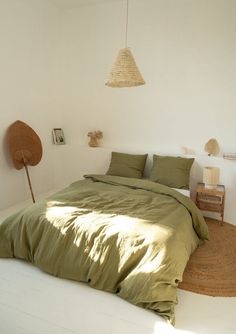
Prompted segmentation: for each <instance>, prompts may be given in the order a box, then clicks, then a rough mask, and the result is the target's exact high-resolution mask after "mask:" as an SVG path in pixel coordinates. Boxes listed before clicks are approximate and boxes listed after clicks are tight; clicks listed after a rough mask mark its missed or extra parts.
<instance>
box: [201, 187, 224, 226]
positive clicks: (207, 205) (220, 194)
mask: <svg viewBox="0 0 236 334" xmlns="http://www.w3.org/2000/svg"><path fill="white" fill-rule="evenodd" d="M196 205H197V207H198V208H199V209H200V210H203V211H210V212H217V213H219V214H220V216H221V220H220V222H221V225H222V224H223V221H224V206H225V186H224V185H218V186H217V188H214V189H210V188H206V187H205V185H204V183H198V185H197V190H196Z"/></svg>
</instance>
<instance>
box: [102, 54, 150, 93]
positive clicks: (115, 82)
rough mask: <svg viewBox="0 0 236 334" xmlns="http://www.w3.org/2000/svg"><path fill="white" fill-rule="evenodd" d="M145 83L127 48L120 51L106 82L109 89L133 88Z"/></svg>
mask: <svg viewBox="0 0 236 334" xmlns="http://www.w3.org/2000/svg"><path fill="white" fill-rule="evenodd" d="M144 84H145V81H144V80H143V78H142V75H141V73H140V72H139V69H138V67H137V65H136V63H135V60H134V57H133V55H132V53H131V51H130V49H129V48H124V49H121V50H120V51H119V53H118V56H117V58H116V60H115V63H114V64H113V66H112V69H111V73H110V76H109V78H108V80H107V82H106V85H107V86H109V87H119V88H122V87H133V86H140V85H144Z"/></svg>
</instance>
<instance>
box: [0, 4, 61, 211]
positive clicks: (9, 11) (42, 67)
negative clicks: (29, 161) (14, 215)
mask: <svg viewBox="0 0 236 334" xmlns="http://www.w3.org/2000/svg"><path fill="white" fill-rule="evenodd" d="M59 19H60V16H59V12H58V10H57V9H56V7H54V6H52V5H51V4H50V3H49V2H48V1H45V0H20V1H19V0H1V1H0V49H1V52H0V115H1V121H0V143H1V149H0V180H1V191H0V209H1V208H5V207H7V206H10V205H12V204H14V203H16V202H18V201H21V200H24V199H25V198H27V197H29V196H30V195H29V190H28V186H27V182H26V177H25V173H24V171H23V170H20V171H17V170H15V169H14V168H13V166H12V163H11V161H10V159H9V155H8V151H7V149H6V143H5V132H6V129H7V128H8V126H9V125H10V124H11V123H13V122H14V121H16V120H18V119H19V120H21V121H23V122H26V123H27V124H29V125H30V126H31V127H33V128H34V130H35V131H36V132H37V133H38V135H39V136H40V137H41V140H42V144H43V150H44V154H43V159H42V161H41V163H40V164H39V165H38V166H36V167H33V168H30V167H29V171H30V174H31V178H32V184H33V188H34V190H35V193H36V194H37V193H40V192H44V191H47V190H48V189H50V188H52V187H53V186H54V159H53V150H54V149H55V147H54V146H53V145H52V143H51V130H52V128H53V127H57V126H61V120H60V113H59V112H58V105H57V102H56V100H55V99H56V98H57V94H58V89H56V88H57V87H56V82H57V81H56V77H57V71H58V69H57V66H58V64H57V61H56V59H57V53H58V36H59V31H60V30H59V22H60V20H59Z"/></svg>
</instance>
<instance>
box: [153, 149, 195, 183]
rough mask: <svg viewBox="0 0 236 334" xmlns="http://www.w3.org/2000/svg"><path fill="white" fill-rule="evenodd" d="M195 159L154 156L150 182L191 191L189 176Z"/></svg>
mask: <svg viewBox="0 0 236 334" xmlns="http://www.w3.org/2000/svg"><path fill="white" fill-rule="evenodd" d="M193 161H194V159H187V158H182V157H168V156H160V155H155V154H154V155H153V166H152V170H151V174H150V180H152V181H154V182H158V183H161V184H164V185H166V186H169V187H171V188H179V189H189V174H190V169H191V166H192V164H193Z"/></svg>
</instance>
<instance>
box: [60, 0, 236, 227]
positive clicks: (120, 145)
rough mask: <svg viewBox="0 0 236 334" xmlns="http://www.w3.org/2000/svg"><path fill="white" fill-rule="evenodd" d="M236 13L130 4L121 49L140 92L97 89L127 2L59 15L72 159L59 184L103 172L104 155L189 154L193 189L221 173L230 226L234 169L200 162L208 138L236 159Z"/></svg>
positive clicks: (183, 1)
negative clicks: (209, 170)
mask: <svg viewBox="0 0 236 334" xmlns="http://www.w3.org/2000/svg"><path fill="white" fill-rule="evenodd" d="M235 12H236V2H235V1H233V0H225V1H222V0H192V1H190V0H146V1H144V0H130V16H129V19H130V20H129V30H128V40H129V43H128V44H129V45H130V46H131V47H132V50H133V53H134V56H135V58H136V61H137V64H138V65H139V68H140V70H141V72H142V74H143V77H144V79H145V80H146V82H147V84H146V85H145V86H141V87H135V88H127V89H125V88H124V89H114V88H108V87H106V86H105V85H104V83H105V81H106V78H107V75H108V73H109V71H110V68H111V65H112V63H113V61H114V60H115V57H116V55H117V52H118V50H119V48H122V47H124V35H125V34H124V32H125V31H124V29H125V1H106V2H102V3H101V4H100V5H96V6H95V5H93V6H90V5H88V6H84V7H81V8H78V9H72V10H67V11H65V12H64V14H63V21H62V22H63V23H62V82H63V83H64V86H63V87H62V90H63V95H61V96H62V99H61V102H60V104H61V106H62V109H64V112H65V113H66V118H65V119H64V129H65V132H66V136H67V143H68V146H67V147H65V148H63V155H64V156H65V157H67V159H69V160H70V159H71V158H70V157H71V155H72V152H73V166H72V165H70V172H69V173H67V177H66V178H67V179H68V180H69V179H71V180H72V179H73V178H76V176H77V175H79V174H81V173H82V172H81V169H82V170H84V171H85V170H86V169H87V170H93V171H96V170H97V171H101V169H102V168H101V166H102V164H101V160H103V159H105V161H106V162H104V167H105V165H106V164H107V159H106V158H104V157H105V156H106V153H104V152H110V150H111V149H115V150H123V151H130V152H151V153H153V152H161V153H172V154H179V153H181V147H182V146H187V147H189V148H191V149H193V150H194V151H195V153H196V154H197V161H198V162H197V166H199V167H198V172H197V173H195V177H194V182H193V184H195V183H196V181H197V179H198V181H201V178H202V166H204V165H206V164H207V165H218V166H220V168H221V182H224V183H225V184H226V187H227V201H226V215H225V219H226V220H227V221H230V222H233V223H236V210H235V208H234V203H235V201H236V189H235V186H236V162H232V161H226V160H223V159H222V158H215V159H214V158H213V159H209V158H207V157H206V156H205V155H204V154H205V153H204V144H205V143H206V142H207V140H208V139H209V138H211V137H215V138H217V140H218V142H219V144H220V146H221V149H222V151H225V152H230V151H233V152H236V142H235V124H236V111H235V110H236V97H235V78H236V62H235V59H236V43H235V37H236V20H235ZM89 130H101V131H103V133H104V140H103V146H104V147H105V148H106V150H105V151H101V152H100V153H99V151H96V154H95V153H94V157H92V156H93V153H91V150H89V149H87V151H86V149H85V148H84V147H85V146H86V145H87V137H86V135H87V132H88V131H89ZM83 146H84V147H83ZM58 152H59V151H58ZM60 152H62V151H61V149H60ZM94 152H95V151H94ZM58 154H59V153H58ZM99 157H100V159H101V160H99ZM90 163H92V166H89V164H90ZM98 164H99V166H98ZM85 166H86V167H85ZM65 168H66V167H64V166H63V170H61V174H60V173H59V174H58V175H61V177H60V179H62V175H64V174H63V173H64V172H65ZM58 172H59V170H58Z"/></svg>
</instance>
